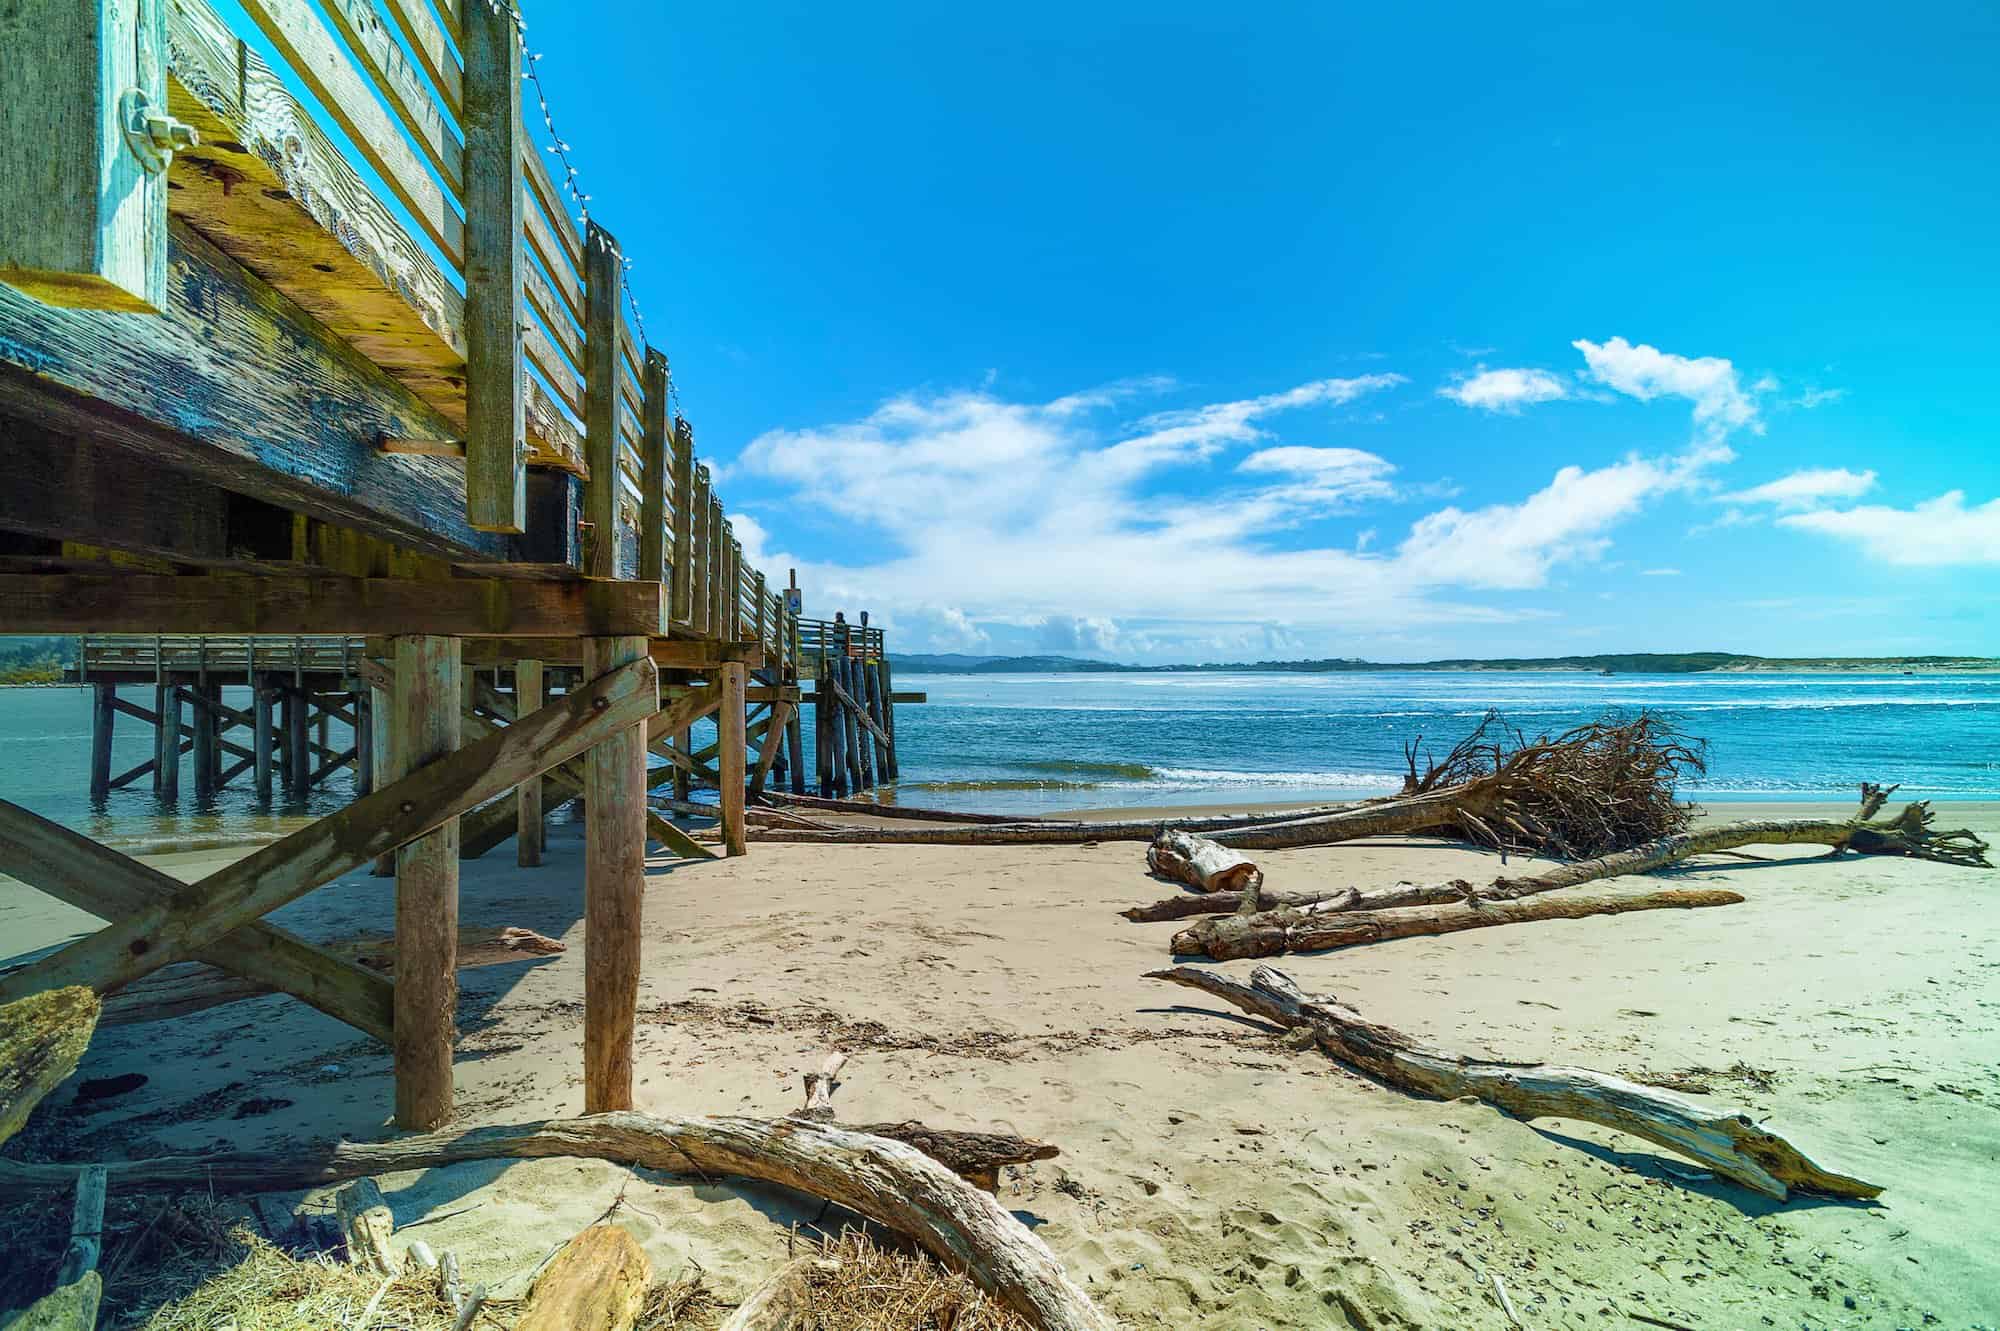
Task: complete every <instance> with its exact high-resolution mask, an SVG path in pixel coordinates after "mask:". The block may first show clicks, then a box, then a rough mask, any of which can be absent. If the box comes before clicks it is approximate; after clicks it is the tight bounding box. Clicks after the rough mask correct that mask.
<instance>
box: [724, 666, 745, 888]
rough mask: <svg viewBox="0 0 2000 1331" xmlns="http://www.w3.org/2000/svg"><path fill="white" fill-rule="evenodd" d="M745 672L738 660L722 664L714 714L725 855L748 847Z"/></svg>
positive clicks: (742, 851) (737, 852) (741, 852)
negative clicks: (719, 698)
mask: <svg viewBox="0 0 2000 1331" xmlns="http://www.w3.org/2000/svg"><path fill="white" fill-rule="evenodd" d="M748 673H749V670H748V668H747V667H745V666H743V665H742V664H740V663H735V664H730V665H726V666H724V667H722V706H721V708H720V710H718V711H717V712H716V714H715V728H716V738H717V739H718V740H719V741H720V743H719V744H718V745H717V747H716V751H715V775H716V780H717V783H718V784H719V785H721V787H722V846H723V851H724V853H725V854H729V855H743V854H747V853H749V850H750V842H749V838H748V836H747V835H746V833H745V832H744V826H745V820H744V816H743V781H744V775H745V773H744V768H745V765H746V762H745V759H746V755H745V748H746V741H745V739H744V735H743V725H744V720H745V716H744V711H745V708H746V706H747V704H746V702H745V699H744V685H745V683H746V680H745V676H746V675H747V674H748Z"/></svg>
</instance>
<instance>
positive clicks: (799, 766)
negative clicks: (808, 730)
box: [785, 707, 806, 795]
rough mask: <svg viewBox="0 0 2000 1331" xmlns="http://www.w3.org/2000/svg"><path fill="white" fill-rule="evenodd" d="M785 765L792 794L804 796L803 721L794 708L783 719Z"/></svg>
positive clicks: (797, 710)
mask: <svg viewBox="0 0 2000 1331" xmlns="http://www.w3.org/2000/svg"><path fill="white" fill-rule="evenodd" d="M785 763H786V766H787V768H788V769H789V770H788V772H787V775H788V776H789V777H790V778H791V786H792V793H793V794H794V795H803V794H805V793H806V759H805V721H804V720H803V719H802V718H801V717H800V716H799V709H798V708H796V707H794V708H793V709H792V714H791V715H790V716H789V717H787V718H786V719H785Z"/></svg>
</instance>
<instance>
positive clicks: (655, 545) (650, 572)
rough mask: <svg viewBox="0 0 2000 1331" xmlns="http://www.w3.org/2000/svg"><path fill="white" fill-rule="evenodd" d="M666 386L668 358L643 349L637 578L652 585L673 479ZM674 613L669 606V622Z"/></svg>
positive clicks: (661, 555) (663, 565)
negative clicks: (644, 362)
mask: <svg viewBox="0 0 2000 1331" xmlns="http://www.w3.org/2000/svg"><path fill="white" fill-rule="evenodd" d="M669 386H670V381H669V379H668V371H667V358H666V357H665V356H663V355H661V354H660V353H659V352H657V351H655V350H653V349H652V348H651V347H648V348H646V370H645V390H646V393H645V398H646V400H645V409H644V411H643V413H642V419H641V425H640V436H641V443H640V458H639V493H640V496H641V498H640V503H639V577H640V578H641V579H643V580H647V581H651V582H659V581H662V580H664V579H665V577H666V576H667V486H668V484H669V482H670V481H671V479H672V477H671V474H670V473H671V462H670V458H669V439H668V435H667V416H668V406H667V391H668V388H669ZM669 599H670V600H671V597H670V598H669ZM673 610H674V608H673V606H672V605H669V607H668V613H667V618H668V620H669V621H670V622H671V620H672V619H673V617H674V615H673Z"/></svg>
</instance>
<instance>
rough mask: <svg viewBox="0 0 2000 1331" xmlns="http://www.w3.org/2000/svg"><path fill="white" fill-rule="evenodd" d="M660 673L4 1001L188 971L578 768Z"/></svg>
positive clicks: (371, 802)
mask: <svg viewBox="0 0 2000 1331" xmlns="http://www.w3.org/2000/svg"><path fill="white" fill-rule="evenodd" d="M658 679H659V676H658V673H657V672H656V671H655V670H654V669H653V664H652V662H650V661H639V662H637V663H635V664H634V665H631V666H626V667H624V668H622V669H620V670H618V671H615V672H613V673H612V674H610V675H607V676H604V677H603V678H600V679H596V680H592V681H591V682H589V683H588V684H585V685H583V686H582V687H580V688H578V689H576V690H575V691H573V692H571V693H568V694H565V695H564V696H563V697H561V698H559V699H557V700H556V701H554V702H552V703H549V704H548V705H547V706H545V707H543V708H542V709H541V711H539V712H536V713H534V714H532V715H530V716H526V717H523V718H521V719H520V720H518V721H516V722H515V723H514V724H513V725H511V726H508V727H507V728H506V729H505V730H503V731H501V732H499V733H498V734H495V735H491V736H489V737H487V738H486V739H483V740H480V741H478V742H477V743H474V744H469V745H466V746H465V747H464V748H461V749H459V750H458V751H457V752H456V753H453V754H451V755H450V756H449V757H447V758H442V759H440V760H438V761H436V762H434V763H431V764H430V765H429V766H427V767H425V768H424V769H423V770H422V771H420V772H413V773H411V774H409V775H407V776H404V777H401V778H400V779H398V780H396V781H394V782H391V783H390V784H388V785H386V786H384V787H383V788H382V789H380V790H377V791H376V792H375V793H374V794H372V795H367V796H364V797H363V798H361V799H358V800H355V801H354V802H353V803H352V804H349V805H347V806H346V807H345V808H343V809H341V810H339V811H338V812H336V813H332V814H328V815H327V816H326V817H324V818H321V819H319V820H317V821H315V822H313V823H310V824H308V825H307V826H305V827H302V828H300V829H299V830H298V831H296V832H294V833H292V834H291V835H290V836H287V837H284V838H283V839H281V840H278V841H275V842H272V843H271V844H270V845H268V846H264V847H261V848H260V849H258V850H256V851H254V852H252V853H251V854H249V855H246V856H244V857H243V858H242V859H240V860H237V861H236V862H234V863H232V864H229V865H227V866H225V867H223V868H221V869H218V870H216V872H214V873H212V874H210V875H209V876H208V877H207V878H204V879H203V880H201V882H200V883H197V884H193V885H191V886H188V887H184V888H182V889H181V890H180V891H179V892H177V894H176V895H175V897H174V900H173V901H172V902H166V903H160V904H158V905H154V906H149V907H148V908H147V909H146V910H144V911H140V912H136V913H134V914H132V915H130V916H127V917H125V918H124V919H121V920H119V921H118V922H117V923H115V924H112V925H110V926H109V927H107V928H105V929H101V930H99V931H98V932H97V933H95V934H92V935H90V936H89V937H88V938H85V939H82V940H80V941H78V942H75V943H72V944H70V945H69V946H67V947H64V948H61V949H59V950H58V951H56V952H54V953H51V954H50V955H48V956H46V957H44V958H42V959H41V960H40V961H37V962H36V963H34V964H33V965H32V966H28V967H25V968H24V969H22V970H20V971H17V972H15V973H14V974H12V975H10V976H7V977H6V978H4V979H0V1002H10V1001H12V1000H13V999H14V998H16V997H19V996H20V995H21V994H26V993H32V992H34V991H36V990H38V989H53V988H60V987H62V986H64V985H69V984H84V985H89V986H90V987H92V988H95V989H98V990H99V991H100V992H103V991H106V990H109V989H113V988H116V987H117V986H119V985H121V984H126V983H129V982H130V981H132V980H135V979H137V978H138V977H139V976H141V975H150V974H151V973H152V972H154V971H156V970H158V969H159V968H160V967H162V966H170V965H172V964H173V963H174V962H176V961H187V960H190V959H191V958H193V957H194V956H195V955H196V954H197V952H198V951H199V950H200V949H202V948H205V947H207V946H208V945H209V944H210V943H213V942H215V941H216V940H217V939H219V938H221V937H223V936H224V935H225V934H229V933H231V932H233V931H235V930H237V929H240V928H241V927H242V926H244V925H246V924H248V923H250V922H251V921H253V920H257V919H260V918H262V917H263V916H265V915H268V914H269V913H270V912H272V911H274V910H276V909H277V908H278V907H280V906H283V905H286V904H287V903H289V902H292V901H296V900H297V899H298V898H300V897H302V896H304V895H305V894H306V893H308V892H310V891H312V890H313V889H314V888H316V887H319V886H320V885H322V884H324V883H328V882H331V881H332V880H333V879H335V878H338V877H339V876H340V875H342V874H344V873H347V872H348V871H349V870H352V869H354V868H357V867H359V866H360V865H362V864H366V863H367V862H368V861H369V860H370V859H372V858H373V857H375V856H376V855H379V854H381V853H382V852H383V851H385V850H391V849H393V848H395V847H397V846H400V845H402V844H403V843H404V842H406V841H410V840H412V839H414V838H416V837H419V836H421V835H423V834H424V833H425V832H428V831H430V830H431V829H432V828H435V827H439V826H442V825H443V824H444V823H445V822H447V821H448V820H450V819H453V818H456V817H458V815H460V814H462V813H464V812H465V811H466V810H468V809H473V808H476V807H478V806H479V805H481V804H484V803H486V802H487V801H488V800H491V799H494V798H496V797H497V796H499V795H501V794H503V793H505V792H506V791H508V790H511V789H512V788H513V787H515V786H517V785H519V784H520V783H521V782H523V781H525V780H527V779H528V778H529V777H530V776H533V775H534V774H536V773H538V772H545V771H547V770H548V769H549V768H551V767H554V766H557V765H559V764H561V763H564V762H567V761H569V760H570V759H571V758H574V757H575V756H576V755H577V754H579V753H582V752H583V751H584V750H586V749H588V748H590V747H591V746H592V745H594V744H596V743H597V742H598V741H599V740H600V739H603V738H604V737H606V736H608V735H614V734H617V733H619V732H621V731H623V730H624V729H626V728H628V727H632V726H637V725H640V724H642V723H643V722H644V721H645V719H646V718H647V717H649V716H651V715H652V714H653V713H654V712H656V711H658V710H659V705H660V701H659V684H658Z"/></svg>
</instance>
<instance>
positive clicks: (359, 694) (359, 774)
mask: <svg viewBox="0 0 2000 1331" xmlns="http://www.w3.org/2000/svg"><path fill="white" fill-rule="evenodd" d="M347 705H348V707H349V708H350V709H351V710H352V711H353V712H354V793H355V794H356V795H366V794H368V793H369V792H370V791H372V790H374V789H375V722H374V718H373V717H372V716H371V715H370V713H371V712H372V711H373V710H374V704H373V702H372V701H371V700H370V698H369V696H368V690H367V689H356V690H354V691H353V692H351V693H349V694H348V695H347Z"/></svg>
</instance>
